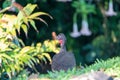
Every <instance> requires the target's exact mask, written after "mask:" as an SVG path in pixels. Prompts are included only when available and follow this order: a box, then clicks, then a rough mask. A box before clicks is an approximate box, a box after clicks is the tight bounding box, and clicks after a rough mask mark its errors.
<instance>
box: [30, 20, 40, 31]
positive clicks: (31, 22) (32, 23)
mask: <svg viewBox="0 0 120 80" xmlns="http://www.w3.org/2000/svg"><path fill="white" fill-rule="evenodd" d="M29 21H30V24H31V25H32V27H33V28H34V29H35V30H36V31H37V32H38V30H37V27H36V26H35V22H34V21H33V20H29Z"/></svg>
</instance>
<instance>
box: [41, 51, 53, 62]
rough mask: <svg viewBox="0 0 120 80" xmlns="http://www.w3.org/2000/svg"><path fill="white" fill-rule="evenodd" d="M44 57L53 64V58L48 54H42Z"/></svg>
mask: <svg viewBox="0 0 120 80" xmlns="http://www.w3.org/2000/svg"><path fill="white" fill-rule="evenodd" d="M42 55H43V56H45V57H46V58H47V59H48V60H49V61H50V62H51V57H50V55H49V54H48V53H42Z"/></svg>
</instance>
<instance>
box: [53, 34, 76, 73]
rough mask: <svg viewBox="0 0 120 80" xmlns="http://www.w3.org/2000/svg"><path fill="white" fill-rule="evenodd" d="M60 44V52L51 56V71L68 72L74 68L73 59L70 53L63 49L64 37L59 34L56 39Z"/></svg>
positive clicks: (74, 62)
mask: <svg viewBox="0 0 120 80" xmlns="http://www.w3.org/2000/svg"><path fill="white" fill-rule="evenodd" d="M56 39H57V40H59V43H60V47H61V48H60V52H59V53H58V54H56V55H54V56H53V59H52V65H51V68H52V70H53V71H60V70H65V71H66V70H68V69H72V68H73V67H75V66H76V61H75V57H74V55H73V53H72V52H67V51H66V47H65V42H66V37H65V35H64V34H62V33H60V34H59V35H58V36H57V37H56Z"/></svg>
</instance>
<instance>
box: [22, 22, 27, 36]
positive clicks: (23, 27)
mask: <svg viewBox="0 0 120 80" xmlns="http://www.w3.org/2000/svg"><path fill="white" fill-rule="evenodd" d="M21 28H22V29H23V31H24V32H25V35H26V36H27V33H28V27H27V26H26V25H25V24H22V25H21Z"/></svg>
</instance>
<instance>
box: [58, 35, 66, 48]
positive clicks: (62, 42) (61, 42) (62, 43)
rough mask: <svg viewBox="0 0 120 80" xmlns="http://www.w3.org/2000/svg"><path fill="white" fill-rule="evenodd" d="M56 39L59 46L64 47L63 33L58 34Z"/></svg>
mask: <svg viewBox="0 0 120 80" xmlns="http://www.w3.org/2000/svg"><path fill="white" fill-rule="evenodd" d="M56 39H57V40H58V41H59V43H60V46H64V44H65V41H66V37H65V35H64V34H63V33H60V34H59V35H58V36H57V37H56Z"/></svg>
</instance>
